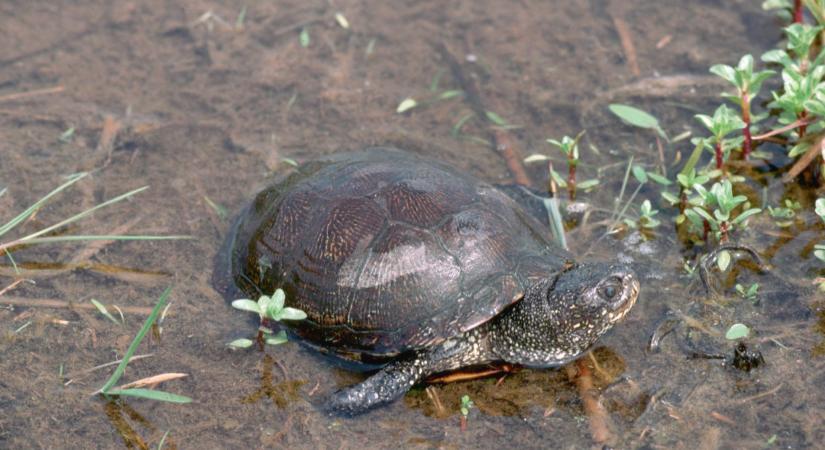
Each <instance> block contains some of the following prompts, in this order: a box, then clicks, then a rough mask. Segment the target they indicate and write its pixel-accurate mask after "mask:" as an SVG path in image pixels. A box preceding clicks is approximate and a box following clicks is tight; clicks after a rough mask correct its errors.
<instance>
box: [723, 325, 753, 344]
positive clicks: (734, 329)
mask: <svg viewBox="0 0 825 450" xmlns="http://www.w3.org/2000/svg"><path fill="white" fill-rule="evenodd" d="M750 332H751V330H750V328H748V326H747V325H745V324H742V323H735V324H733V325H731V326H730V328H728V331H727V332H726V333H725V339H727V340H729V341H735V340H737V339H742V338H746V337H748V335H749V334H750Z"/></svg>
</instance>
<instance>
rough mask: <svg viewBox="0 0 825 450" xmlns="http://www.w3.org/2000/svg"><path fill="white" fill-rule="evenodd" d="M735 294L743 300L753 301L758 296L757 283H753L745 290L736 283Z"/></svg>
mask: <svg viewBox="0 0 825 450" xmlns="http://www.w3.org/2000/svg"><path fill="white" fill-rule="evenodd" d="M736 292H737V293H738V294H739V295H740V296H741V297H742V298H744V299H745V300H750V301H755V300H756V296H757V295H758V294H759V283H753V284H752V285H750V287H749V288H747V289H745V287H744V286H742V285H741V284H739V283H737V284H736Z"/></svg>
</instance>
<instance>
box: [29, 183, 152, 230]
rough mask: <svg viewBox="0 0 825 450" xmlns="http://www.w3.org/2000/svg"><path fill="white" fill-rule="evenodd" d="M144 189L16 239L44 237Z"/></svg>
mask: <svg viewBox="0 0 825 450" xmlns="http://www.w3.org/2000/svg"><path fill="white" fill-rule="evenodd" d="M146 189H149V186H143V187H140V188H137V189H135V190H133V191H129V192H127V193H125V194H121V195H118V196H117V197H115V198H112V199H109V200H106V201H105V202H103V203H101V204H99V205H96V206H93V207H91V208H89V209H87V210H85V211H83V212H81V213H78V214H75V215H73V216H72V217H69V218H68V219H65V220H61V221H60V222H58V223H56V224H54V225H52V226H50V227H46V228H43V229H42V230H40V231H38V232H35V233H32V234H30V235H28V236H25V237H22V238H20V239H18V241H21V242H25V241H28V240H30V239H34V238H36V237H38V236H42V235H44V234H46V233H49V232H51V231H54V230H56V229H58V228H60V227H62V226H64V225H68V224H70V223H72V222H76V221H78V220H80V219H82V218H84V217H86V216H88V215H90V214H92V213H93V212H95V211H97V210H98V209H100V208H105V207H106V206H109V205H111V204H113V203H117V202H120V201H123V200H126V199H127V198H129V197H131V196H133V195H135V194H138V193H140V192H142V191H145V190H146Z"/></svg>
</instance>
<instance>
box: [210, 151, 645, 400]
mask: <svg viewBox="0 0 825 450" xmlns="http://www.w3.org/2000/svg"><path fill="white" fill-rule="evenodd" d="M525 198H529V196H525V195H523V190H519V189H512V188H502V187H497V186H494V185H492V184H490V183H487V182H485V181H482V180H480V179H478V178H476V177H474V176H472V175H470V174H468V173H465V172H463V171H461V170H458V169H455V168H453V167H451V166H449V165H446V164H444V163H441V162H438V161H436V160H433V159H429V158H426V157H423V156H418V155H416V154H413V153H411V152H407V151H403V150H399V149H396V148H386V147H375V148H368V149H365V150H361V151H355V152H346V153H339V154H335V155H333V156H330V157H326V158H320V159H318V160H316V161H311V162H308V163H305V164H303V165H301V166H299V167H298V168H297V170H295V171H294V172H293V173H292V174H290V175H288V176H284V177H282V178H281V179H280V180H278V181H276V182H275V183H273V184H272V185H270V186H269V187H267V188H266V189H264V190H263V191H261V192H260V193H258V194H257V196H256V197H255V198H254V200H253V201H252V202H251V203H250V204H249V205H248V206H247V207H246V208H245V209H244V210H243V211H242V212H241V213H240V214H239V215H238V217H237V219H236V220H235V222H234V224H233V226H232V228H231V230H230V231H229V233H228V236H227V237H226V239H225V241H224V244H223V247H222V249H221V250H220V251H219V253H218V256H217V257H216V264H215V270H214V273H213V286H214V287H215V288H216V290H218V291H220V292H221V293H223V295H224V296H225V297H226V298H227V300H231V299H233V298H237V297H238V296H247V297H250V298H258V296H260V295H272V294H273V292H274V291H275V290H277V289H282V290H283V291H284V293H285V294H286V306H289V307H293V308H298V309H300V310H303V311H304V312H305V313H306V314H307V317H306V319H304V320H300V321H283V322H282V323H283V324H284V326H285V327H286V328H287V329H288V331H289V333H290V334H291V335H292V336H293V337H297V338H298V339H300V340H301V341H302V342H303V343H304V344H306V345H308V346H309V347H311V348H314V349H317V350H319V351H321V352H323V353H325V354H327V355H331V356H332V357H334V359H337V360H339V361H345V362H348V363H350V365H354V366H357V367H362V368H367V369H372V370H377V371H376V372H375V373H374V374H372V375H371V376H369V377H368V378H367V379H366V380H364V381H363V382H361V383H358V384H355V385H353V386H350V387H346V388H343V389H341V390H338V391H335V392H333V393H332V394H329V395H327V396H326V400H325V403H324V407H325V408H327V409H328V410H329V411H331V412H333V413H341V414H344V415H356V414H360V413H363V412H366V411H368V410H370V409H373V408H375V407H377V406H379V405H383V404H387V403H390V402H393V401H394V400H396V399H398V398H400V397H402V396H403V395H404V394H405V393H406V392H407V391H408V390H409V389H410V388H411V387H413V386H414V385H416V384H418V383H420V382H421V381H423V380H424V379H425V378H426V377H428V376H430V375H433V374H439V373H443V372H448V371H452V370H455V369H458V368H462V367H467V366H477V365H483V364H487V363H492V362H504V363H509V364H515V365H519V366H527V367H536V368H547V367H559V366H562V365H564V364H566V363H568V362H570V361H573V360H575V359H576V358H577V357H579V356H580V355H582V354H583V353H584V352H585V351H586V350H587V349H589V348H590V347H591V346H592V345H593V344H594V343H595V342H596V340H597V338H599V336H601V335H602V334H604V333H605V332H606V331H607V330H608V329H610V328H611V326H612V325H613V324H614V323H616V322H617V321H619V320H621V319H622V318H623V317H624V316H625V315H626V314H627V313H628V311H629V310H630V309H631V307H632V306H633V304H634V303H635V302H636V298H637V296H638V293H639V287H640V285H639V281H638V279H637V277H636V274H635V273H634V271H633V270H632V268H631V267H629V266H627V265H624V264H620V263H611V262H592V263H580V262H576V260H575V258H574V257H573V255H572V254H571V253H570V252H568V251H567V250H564V249H562V248H561V247H559V246H558V245H557V244H556V243H555V242H554V241H553V239H552V238H551V235H550V230H549V228H548V227H547V225H545V223H546V219H545V223H543V222H542V219H541V217H536V214H537V209H536V208H535V207H534V206H535V205H527V204H525V203H526V201H525Z"/></svg>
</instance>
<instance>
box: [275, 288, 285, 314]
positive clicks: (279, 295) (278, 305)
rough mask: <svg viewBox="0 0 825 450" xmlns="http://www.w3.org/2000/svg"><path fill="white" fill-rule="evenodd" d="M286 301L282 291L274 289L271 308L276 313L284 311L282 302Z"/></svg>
mask: <svg viewBox="0 0 825 450" xmlns="http://www.w3.org/2000/svg"><path fill="white" fill-rule="evenodd" d="M285 300H286V295H285V294H284V290H283V289H280V288H278V289H275V292H274V293H273V294H272V308H273V309H275V310H276V311H280V310H282V309H284V301H285Z"/></svg>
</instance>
